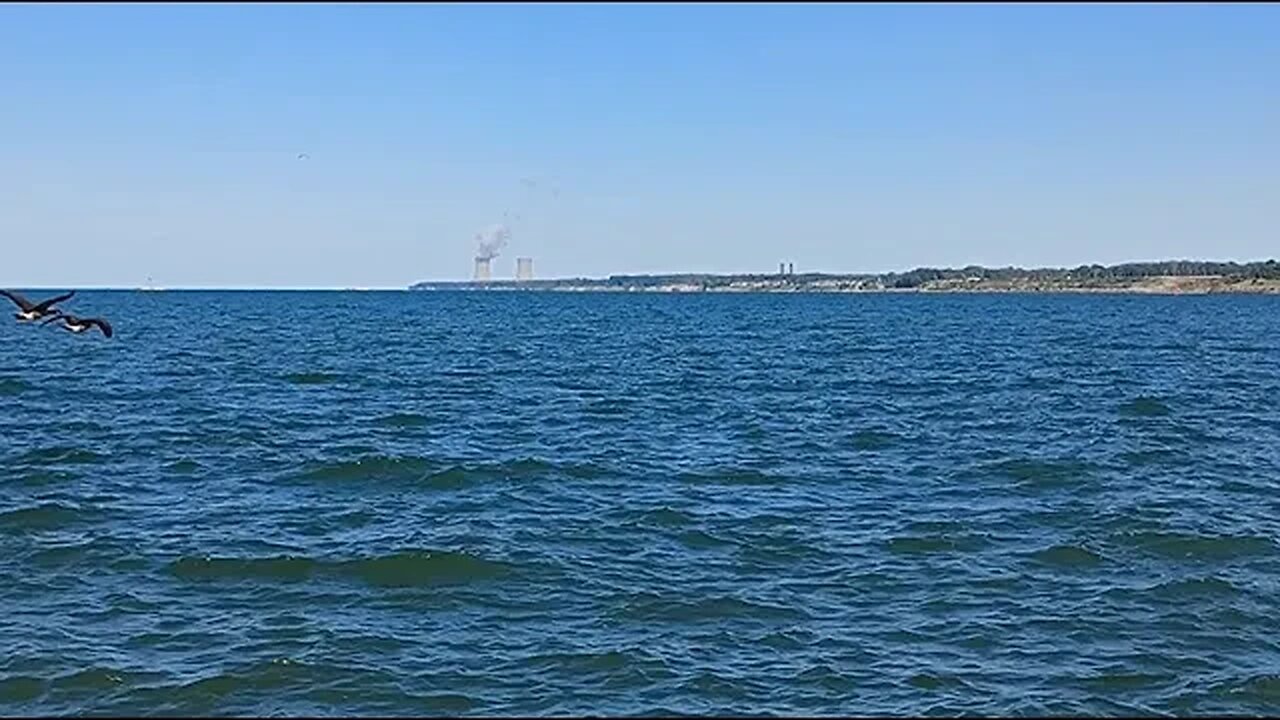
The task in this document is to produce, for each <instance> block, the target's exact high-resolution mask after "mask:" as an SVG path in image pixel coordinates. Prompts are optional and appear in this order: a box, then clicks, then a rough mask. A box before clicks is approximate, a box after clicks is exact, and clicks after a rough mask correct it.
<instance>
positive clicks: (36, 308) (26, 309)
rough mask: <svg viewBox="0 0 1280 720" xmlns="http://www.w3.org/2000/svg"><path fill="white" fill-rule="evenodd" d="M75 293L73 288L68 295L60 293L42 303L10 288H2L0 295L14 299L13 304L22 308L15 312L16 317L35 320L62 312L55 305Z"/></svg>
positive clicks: (22, 319) (25, 320)
mask: <svg viewBox="0 0 1280 720" xmlns="http://www.w3.org/2000/svg"><path fill="white" fill-rule="evenodd" d="M75 294H76V291H75V290H72V291H71V292H69V293H67V294H66V295H59V296H58V297H55V298H49V299H48V300H45V301H44V302H40V303H32V302H31V301H30V300H27V299H26V298H24V297H22V296H21V295H19V294H17V293H12V292H9V291H8V290H0V295H4V296H5V297H7V298H9V299H10V300H12V301H13V304H15V305H17V306H18V308H19V309H20V310H21V312H18V313H15V314H14V317H16V318H18V319H19V320H21V321H23V322H35V321H36V320H39V319H40V318H43V317H46V316H48V315H52V314H54V313H58V312H61V311H59V310H55V309H54V307H53V306H54V305H57V304H58V303H60V302H63V301H65V300H70V299H71V297H72V296H73V295H75Z"/></svg>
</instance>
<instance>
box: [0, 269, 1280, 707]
mask: <svg viewBox="0 0 1280 720" xmlns="http://www.w3.org/2000/svg"><path fill="white" fill-rule="evenodd" d="M69 309H71V310H73V311H75V312H77V313H78V314H90V315H92V314H99V313H100V314H102V315H105V316H106V317H108V318H110V319H111V320H112V321H113V322H114V323H115V325H116V327H117V334H116V337H115V338H114V339H112V340H109V341H108V340H104V339H102V338H101V337H99V336H96V335H95V336H92V337H78V336H73V335H70V334H68V333H65V332H62V331H59V330H56V329H54V328H52V327H49V328H36V327H32V326H19V325H17V324H16V323H14V322H12V321H10V320H8V319H7V316H6V321H5V322H4V324H3V326H0V431H2V434H0V470H2V472H0V484H2V487H3V491H2V493H0V608H3V610H2V611H0V648H2V651H0V712H3V713H4V714H33V713H72V712H90V713H115V714H124V713H169V714H175V713H181V714H213V713H216V714H227V713H234V714H267V713H275V714H280V713H287V714H303V713H310V714H339V713H341V714H375V713H376V714H404V715H408V714H413V715H424V714H445V715H463V714H514V713H539V714H567V713H578V714H582V713H604V714H645V713H662V712H665V713H698V714H702V713H720V714H725V713H767V714H784V713H785V714H805V715H831V714H842V713H843V714H850V713H862V714H868V713H875V714H907V713H961V712H965V713H985V714H1031V713H1036V714H1083V713H1088V714H1130V715H1131V714H1147V713H1170V714H1193V713H1271V714H1275V713H1277V712H1280V634H1277V632H1276V628H1277V627H1280V587H1278V585H1280V582H1278V581H1280V298H1265V297H1126V296H1020V295H973V296H941V295H940V296H920V295H844V296H811V295H797V296H785V295H741V296H738V295H678V296H657V295H643V296H633V295H632V296H629V295H555V294H515V293H492V294H487V293H457V294H453V293H441V294H434V293H248V292H207V293H206V292H162V293H129V292H118V293H115V292H88V291H86V292H83V293H81V294H80V295H78V296H77V297H76V298H75V299H74V300H73V301H72V302H71V303H70V305H69Z"/></svg>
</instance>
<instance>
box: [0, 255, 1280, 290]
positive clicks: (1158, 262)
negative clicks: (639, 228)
mask: <svg viewBox="0 0 1280 720" xmlns="http://www.w3.org/2000/svg"><path fill="white" fill-rule="evenodd" d="M1275 262H1280V260H1277V258H1276V257H1274V256H1273V257H1268V258H1265V259H1257V260H1206V259H1199V260H1193V259H1190V258H1177V259H1166V260H1126V261H1124V262H1119V263H1112V264H1109V265H1104V264H1102V263H1097V262H1092V263H1078V264H1076V265H1040V266H1034V267H1024V266H1021V265H982V264H977V263H970V264H968V265H962V266H940V265H918V266H916V267H913V268H911V269H909V270H889V271H884V272H868V271H857V272H831V271H823V270H808V271H804V272H800V273H794V274H795V275H828V276H833V277H880V276H885V275H901V274H907V273H912V272H916V271H920V270H966V269H970V268H981V269H985V270H1023V271H1028V272H1033V271H1038V270H1073V269H1076V268H1080V267H1102V268H1118V267H1124V266H1126V265H1161V264H1168V263H1204V264H1215V265H1261V264H1267V263H1275ZM776 274H777V273H776V272H774V271H773V270H768V271H763V272H759V271H758V272H697V271H668V272H646V273H613V274H610V275H603V276H597V277H592V276H588V275H570V276H560V277H538V278H528V279H516V278H489V279H487V280H476V279H474V278H455V279H442V280H415V281H412V282H410V283H409V284H407V285H388V286H360V285H342V286H338V285H326V286H298V285H286V286H272V285H175V286H164V287H156V286H139V285H133V286H126V285H30V286H26V285H4V286H0V287H5V288H13V289H18V290H33V291H34V290H39V291H52V290H64V289H71V288H75V289H76V290H84V291H109V292H202V291H217V292H401V291H407V290H410V289H411V288H412V287H413V286H415V285H422V284H429V283H458V284H469V285H472V284H483V283H508V282H511V283H515V282H534V283H538V282H564V281H569V280H588V281H590V280H608V279H610V278H618V277H670V276H686V275H687V276H701V277H734V276H773V275H776Z"/></svg>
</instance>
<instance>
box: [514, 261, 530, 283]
mask: <svg viewBox="0 0 1280 720" xmlns="http://www.w3.org/2000/svg"><path fill="white" fill-rule="evenodd" d="M516 279H517V280H532V279H533V258H528V257H522V258H516Z"/></svg>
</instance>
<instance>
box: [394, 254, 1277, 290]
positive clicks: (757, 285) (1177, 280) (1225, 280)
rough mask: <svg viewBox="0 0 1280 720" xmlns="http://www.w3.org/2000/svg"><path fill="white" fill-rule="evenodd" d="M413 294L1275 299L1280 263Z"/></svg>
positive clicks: (657, 279)
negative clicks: (1271, 296)
mask: <svg viewBox="0 0 1280 720" xmlns="http://www.w3.org/2000/svg"><path fill="white" fill-rule="evenodd" d="M410 289H411V290H541V291H560V292H588V291H591V292H600V291H604V292H1099V293H1167V294H1197V293H1280V263H1277V262H1276V261H1275V260H1267V261H1266V262H1253V263H1244V264H1240V263H1234V262H1225V263H1224V262H1198V261H1186V260H1174V261H1167V262H1150V263H1125V264H1122V265H1112V266H1109V267H1107V266H1102V265H1081V266H1079V267H1075V268H1037V269H1030V270H1028V269H1025V268H1015V267H1005V268H985V267H979V266H970V267H965V268H958V269H957V268H946V269H936V268H917V269H915V270H910V271H908V272H902V273H882V274H851V275H850V274H828V273H800V274H781V273H773V274H731V275H713V274H697V273H685V274H673V275H613V276H610V277H608V278H603V279H600V278H563V279H548V280H538V279H534V280H486V281H452V282H421V283H417V284H415V285H412V286H411V287H410Z"/></svg>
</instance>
